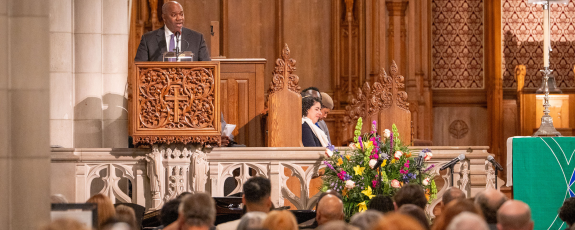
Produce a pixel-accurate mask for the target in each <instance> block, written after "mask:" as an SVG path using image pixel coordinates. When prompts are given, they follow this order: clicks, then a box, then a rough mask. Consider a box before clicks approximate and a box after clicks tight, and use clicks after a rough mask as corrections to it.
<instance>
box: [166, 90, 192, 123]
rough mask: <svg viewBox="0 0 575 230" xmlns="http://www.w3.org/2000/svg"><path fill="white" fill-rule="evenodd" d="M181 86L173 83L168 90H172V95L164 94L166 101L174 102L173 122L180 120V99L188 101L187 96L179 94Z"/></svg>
mask: <svg viewBox="0 0 575 230" xmlns="http://www.w3.org/2000/svg"><path fill="white" fill-rule="evenodd" d="M181 90H182V87H181V86H180V85H173V86H172V89H171V90H170V91H173V92H174V93H173V95H166V97H165V100H166V101H173V102H174V122H179V121H180V116H179V115H180V103H179V102H180V101H188V97H187V96H182V95H180V91H181Z"/></svg>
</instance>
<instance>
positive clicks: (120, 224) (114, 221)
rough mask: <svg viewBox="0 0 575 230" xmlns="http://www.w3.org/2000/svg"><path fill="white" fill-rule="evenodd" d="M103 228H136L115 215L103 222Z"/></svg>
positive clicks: (104, 229)
mask: <svg viewBox="0 0 575 230" xmlns="http://www.w3.org/2000/svg"><path fill="white" fill-rule="evenodd" d="M101 229H102V230H134V229H133V228H132V227H131V226H130V225H129V224H128V223H126V222H124V221H121V220H120V219H118V218H116V217H115V216H113V217H111V218H109V219H108V220H106V221H105V222H104V223H102V227H101Z"/></svg>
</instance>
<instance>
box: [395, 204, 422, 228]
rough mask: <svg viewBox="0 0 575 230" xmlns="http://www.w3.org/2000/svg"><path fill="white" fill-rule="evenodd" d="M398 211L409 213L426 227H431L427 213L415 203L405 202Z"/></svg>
mask: <svg viewBox="0 0 575 230" xmlns="http://www.w3.org/2000/svg"><path fill="white" fill-rule="evenodd" d="M397 212H399V213H402V214H405V215H408V216H411V217H413V218H414V219H416V220H417V221H419V223H420V224H421V225H422V226H423V227H424V228H425V229H429V221H428V220H427V216H426V215H425V211H423V209H421V208H420V207H419V206H417V205H415V204H404V205H402V206H401V207H400V208H399V209H398V210H397Z"/></svg>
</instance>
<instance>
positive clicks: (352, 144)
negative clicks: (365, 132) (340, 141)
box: [349, 143, 355, 151]
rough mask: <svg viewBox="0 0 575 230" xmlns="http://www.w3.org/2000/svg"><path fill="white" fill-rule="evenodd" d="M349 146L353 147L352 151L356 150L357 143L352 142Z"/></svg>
mask: <svg viewBox="0 0 575 230" xmlns="http://www.w3.org/2000/svg"><path fill="white" fill-rule="evenodd" d="M349 147H350V148H351V150H352V151H353V150H355V143H350V144H349Z"/></svg>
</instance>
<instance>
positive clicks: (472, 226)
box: [447, 212, 489, 230]
mask: <svg viewBox="0 0 575 230" xmlns="http://www.w3.org/2000/svg"><path fill="white" fill-rule="evenodd" d="M459 229H466V230H489V226H487V223H486V222H485V220H483V218H481V217H480V216H478V215H477V214H474V213H471V212H462V213H460V214H459V215H457V216H455V217H454V218H453V220H451V223H450V224H449V225H447V230H459Z"/></svg>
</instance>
